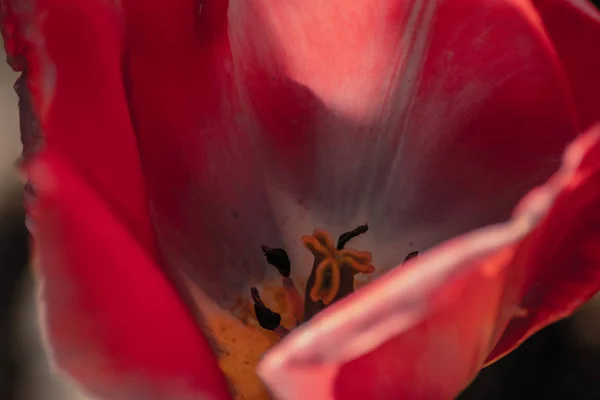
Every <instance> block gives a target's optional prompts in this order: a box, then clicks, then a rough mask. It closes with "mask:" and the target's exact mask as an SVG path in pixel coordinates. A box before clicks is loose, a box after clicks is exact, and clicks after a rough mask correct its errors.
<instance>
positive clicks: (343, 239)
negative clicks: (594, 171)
mask: <svg viewBox="0 0 600 400" xmlns="http://www.w3.org/2000/svg"><path fill="white" fill-rule="evenodd" d="M368 230H369V226H368V225H367V224H364V225H360V226H358V227H356V228H355V229H353V230H351V231H350V232H345V233H342V234H341V235H340V238H339V239H338V244H337V249H338V250H342V249H343V248H344V246H345V245H346V243H348V242H349V241H350V240H352V239H353V238H355V237H357V236H359V235H362V234H363V233H365V232H366V231H368Z"/></svg>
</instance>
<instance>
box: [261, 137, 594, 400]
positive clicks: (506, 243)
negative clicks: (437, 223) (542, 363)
mask: <svg viewBox="0 0 600 400" xmlns="http://www.w3.org/2000/svg"><path fill="white" fill-rule="evenodd" d="M599 151H600V126H599V127H598V128H597V129H596V131H595V132H594V131H593V132H590V133H588V134H586V135H583V136H581V137H579V138H578V139H577V140H576V141H575V142H574V143H573V144H572V145H571V146H570V147H569V149H568V151H567V152H566V153H565V158H564V162H563V166H562V168H561V170H560V171H559V172H558V173H557V174H555V175H554V176H553V177H552V178H551V179H550V180H549V181H548V182H547V183H546V184H545V185H544V186H542V187H540V188H538V189H535V190H534V191H532V192H531V193H530V194H529V195H528V196H527V197H525V199H524V200H523V201H522V203H521V204H520V206H519V207H518V208H517V211H516V213H515V215H514V217H513V219H512V220H511V221H510V222H507V223H505V224H501V225H496V226H490V227H488V228H484V229H481V230H479V231H475V232H472V233H469V234H467V235H464V236H461V237H459V238H457V239H453V240H451V241H449V242H447V243H446V244H443V245H441V246H439V247H438V248H436V249H434V250H432V251H430V252H427V253H425V254H423V255H420V256H419V258H417V259H415V260H414V261H413V262H411V263H409V264H407V265H406V268H401V269H396V270H394V271H392V272H390V273H388V274H387V275H386V276H384V277H383V278H382V279H379V280H377V281H375V282H374V283H372V284H371V285H369V286H367V287H365V288H364V289H363V290H361V291H359V292H357V293H356V294H355V295H354V296H353V297H352V298H348V299H345V300H342V301H341V302H339V303H336V304H335V305H333V306H332V307H330V308H328V309H327V310H325V311H324V312H323V313H322V314H319V315H318V316H316V317H315V318H313V319H312V320H311V321H310V322H308V323H307V324H305V325H303V326H301V327H300V328H299V329H297V330H296V331H294V332H292V333H291V334H290V335H289V336H288V337H287V338H286V339H284V341H283V342H282V343H281V344H280V345H279V346H278V347H276V348H275V349H273V350H271V351H270V352H269V353H268V354H267V355H266V356H265V358H264V359H263V361H262V363H261V365H260V366H259V374H260V376H261V377H262V378H263V379H264V380H265V381H266V383H267V384H268V385H269V386H270V388H271V389H272V390H273V392H274V393H275V394H276V395H277V396H279V398H281V400H293V399H301V398H308V397H310V398H313V399H317V400H329V399H334V398H336V399H337V398H339V399H344V398H348V396H352V397H353V398H354V397H357V398H358V397H360V398H361V399H375V398H419V399H448V398H453V397H454V396H456V395H457V394H458V393H459V392H460V391H461V390H462V389H463V388H464V387H465V386H466V385H467V384H468V383H469V382H470V380H471V379H472V378H473V377H474V376H475V375H476V373H477V371H478V370H479V368H480V367H481V366H482V365H483V362H484V360H485V358H486V356H487V355H488V353H489V351H490V350H491V348H492V346H493V345H494V343H495V340H496V339H497V331H498V328H500V329H503V328H504V326H506V322H507V321H508V320H509V319H510V318H511V316H512V315H514V314H515V313H518V314H520V310H519V308H518V307H519V303H518V301H519V300H521V299H520V298H518V296H517V297H513V296H511V294H512V293H511V290H510V289H511V287H512V285H514V281H513V279H514V276H515V269H516V268H519V266H520V265H519V264H518V262H519V260H520V259H519V256H518V251H519V250H520V246H522V245H523V244H524V243H526V242H527V241H528V240H531V239H532V238H535V237H536V236H537V235H542V236H544V235H546V233H545V229H546V228H548V226H545V223H544V222H543V221H544V220H545V219H546V218H547V220H548V221H549V222H550V221H551V219H552V218H553V215H554V213H555V212H556V210H557V209H558V210H560V209H561V208H562V207H564V206H563V205H562V204H561V203H562V201H563V200H562V198H563V196H567V197H568V196H569V194H570V192H572V190H573V188H574V187H577V186H578V185H579V184H580V183H581V182H582V180H583V182H586V183H589V184H590V185H595V186H587V185H583V186H584V187H586V188H587V189H586V192H585V194H586V195H587V196H585V197H586V200H587V201H586V204H591V202H594V203H595V206H596V210H597V209H598V208H599V207H598V204H599V203H600V191H599V190H598V188H599V187H600V186H598V185H597V184H596V183H597V180H598V173H599V172H600V169H598V167H599V165H598V163H597V162H598V152H599ZM590 174H591V175H590ZM590 177H593V178H592V179H591V180H590V181H589V182H588V181H587V179H588V178H590ZM592 187H593V188H594V189H592ZM580 199H581V198H580ZM555 200H556V202H555ZM578 210H580V211H581V212H582V214H577V216H578V217H583V215H584V213H587V214H585V215H587V216H591V217H594V216H595V213H593V214H591V215H590V214H589V212H590V211H591V208H589V209H588V208H586V209H582V208H578ZM561 214H562V213H559V214H558V215H559V216H561V217H562V215H561ZM563 215H564V214H563ZM540 221H542V222H541V223H540ZM563 221H564V220H562V218H561V220H560V221H557V223H559V224H560V222H563ZM577 221H579V219H578V220H577ZM570 226H573V225H570ZM561 232H562V230H561ZM577 232H580V231H577ZM584 232H587V233H589V230H584V231H581V233H584ZM550 235H551V234H550ZM524 238H525V240H524V241H522V240H523V239H524ZM590 239H591V240H592V241H595V245H596V246H595V248H596V249H597V248H598V236H597V235H595V236H592V237H591V238H590ZM546 243H547V242H546ZM546 243H544V244H546ZM540 244H542V243H540ZM560 244H561V246H562V243H560ZM587 244H588V246H589V245H590V242H587ZM561 249H562V251H564V252H567V251H568V250H569V247H568V243H566V247H564V248H562V247H561ZM586 249H587V250H588V251H590V252H591V251H592V250H589V249H590V248H589V247H586ZM589 254H590V255H592V257H590V258H588V259H585V261H584V259H582V261H581V262H580V263H578V264H577V266H578V268H577V269H578V270H579V271H580V272H581V274H580V275H579V276H584V275H585V276H587V277H593V278H594V280H593V281H589V282H587V283H581V282H579V285H578V287H579V288H580V289H581V288H583V289H584V292H585V294H586V295H587V294H589V292H591V291H597V290H598V289H599V288H600V276H598V273H597V272H596V273H593V272H592V269H594V268H595V269H596V270H597V263H598V252H597V250H596V251H595V252H591V253H589ZM586 272H587V273H586ZM551 276H552V277H557V278H558V276H556V275H554V274H552V275H551ZM573 287H574V286H573ZM562 294H564V295H565V297H562V298H560V301H561V302H562V303H563V304H565V303H570V304H573V299H576V301H581V296H579V294H578V293H577V292H575V291H569V292H567V291H566V290H563V291H562ZM557 300H558V299H557ZM545 322H548V320H546V321H545Z"/></svg>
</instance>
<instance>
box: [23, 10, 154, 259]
mask: <svg viewBox="0 0 600 400" xmlns="http://www.w3.org/2000/svg"><path fill="white" fill-rule="evenodd" d="M11 4H12V6H13V7H14V10H12V11H13V12H14V14H15V15H16V16H17V17H18V19H17V20H16V21H17V22H18V24H19V25H18V29H20V30H21V33H22V38H21V40H22V41H24V43H21V46H17V47H22V48H23V49H24V50H22V51H23V54H21V56H25V57H26V60H27V68H26V78H27V86H28V87H29V89H30V90H31V93H32V97H33V103H34V104H33V106H34V109H35V110H36V114H37V117H38V119H39V120H40V124H41V128H42V131H43V136H44V142H45V144H46V145H47V147H48V151H50V152H52V154H55V155H59V156H60V157H61V159H63V160H65V162H66V163H68V164H69V165H70V166H71V167H72V168H73V169H75V170H77V171H78V173H79V174H80V175H81V176H82V178H83V179H85V181H86V182H87V183H88V184H89V187H90V188H92V189H93V190H94V191H95V193H96V194H97V195H98V196H99V197H100V198H102V199H103V201H104V202H105V203H106V204H107V205H108V206H109V208H110V209H111V210H112V213H113V215H115V216H116V217H117V218H118V220H119V221H120V222H121V224H123V226H125V227H126V228H127V229H128V230H130V231H131V232H132V234H133V235H134V236H135V237H136V239H137V240H138V241H139V243H141V244H142V245H143V246H144V247H146V250H147V251H148V252H150V253H152V254H154V252H155V244H154V237H153V232H152V228H151V226H150V220H149V218H148V207H147V203H146V197H145V189H144V182H143V179H142V175H141V166H140V159H139V154H138V144H137V141H136V137H135V134H134V131H133V129H132V123H131V119H130V115H129V105H128V103H127V98H126V93H125V88H124V86H123V80H122V65H121V62H122V51H123V48H122V35H123V30H122V28H123V27H122V25H121V24H120V22H121V20H120V18H119V15H118V12H117V11H118V10H117V9H115V8H114V7H110V6H107V4H105V3H103V2H91V3H88V2H85V3H81V2H79V1H76V0H60V1H58V0H39V1H35V2H32V3H31V4H34V6H32V7H33V8H30V7H29V6H28V5H26V4H25V2H18V1H16V2H12V3H11ZM23 38H24V39H23ZM14 56H15V55H14V54H13V57H14Z"/></svg>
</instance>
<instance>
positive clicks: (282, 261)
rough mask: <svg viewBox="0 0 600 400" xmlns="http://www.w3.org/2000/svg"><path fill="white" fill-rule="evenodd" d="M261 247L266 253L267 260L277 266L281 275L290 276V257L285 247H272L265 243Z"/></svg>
mask: <svg viewBox="0 0 600 400" xmlns="http://www.w3.org/2000/svg"><path fill="white" fill-rule="evenodd" d="M260 248H261V249H262V251H263V253H264V254H265V257H266V258H267V262H268V263H269V264H271V265H272V266H274V267H275V268H277V271H279V273H280V274H281V276H285V277H288V276H290V270H291V263H290V258H289V257H288V255H287V252H286V251H285V250H284V249H272V248H270V247H269V246H265V245H264V244H263V245H261V246H260Z"/></svg>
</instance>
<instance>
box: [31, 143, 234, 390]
mask: <svg viewBox="0 0 600 400" xmlns="http://www.w3.org/2000/svg"><path fill="white" fill-rule="evenodd" d="M30 175H31V180H32V182H33V184H34V185H35V186H36V187H37V188H38V190H37V198H38V199H37V201H36V203H35V205H34V206H32V207H31V210H30V213H31V216H32V217H33V219H34V223H35V225H34V229H33V235H34V239H35V251H34V255H35V256H36V258H37V259H36V267H37V271H36V272H37V273H38V274H39V277H40V279H41V283H42V284H41V287H40V288H41V292H40V301H41V306H42V309H43V322H44V326H45V334H46V338H47V339H48V343H49V345H50V347H51V349H52V354H53V357H54V361H55V363H56V365H57V366H58V367H59V369H61V370H63V371H65V372H67V374H69V375H70V376H71V377H73V378H74V379H75V380H76V381H77V382H78V383H81V384H82V385H83V386H84V387H85V389H87V390H89V391H90V392H91V393H92V394H93V395H94V396H99V397H100V398H107V399H114V398H123V399H134V398H145V399H146V398H150V399H157V400H163V399H164V400H167V399H178V400H179V399H182V400H184V399H185V400H187V399H192V398H198V397H197V396H200V398H203V397H202V396H206V397H207V398H209V397H210V398H211V399H212V398H214V399H222V400H225V399H229V394H228V390H227V385H226V382H225V379H224V377H223V375H222V373H221V372H220V370H219V368H218V367H217V364H216V362H215V359H214V356H213V354H212V351H211V348H210V346H209V345H208V344H207V342H206V341H205V340H204V339H203V337H202V333H201V331H200V329H199V328H198V327H197V325H196V322H195V320H194V318H192V316H191V315H190V314H189V312H188V311H187V310H186V308H185V305H184V304H183V303H182V301H181V299H180V298H179V297H178V294H177V293H176V292H175V290H174V289H173V288H172V287H171V286H170V285H169V283H168V281H167V279H166V278H165V276H164V274H163V272H162V271H161V270H160V268H159V267H158V266H157V265H156V264H155V262H154V260H153V258H152V257H151V256H149V255H148V253H147V252H146V251H145V249H144V248H143V246H142V245H140V244H139V243H138V242H137V240H136V238H135V237H134V236H133V235H132V234H131V232H129V231H128V230H127V228H126V227H124V226H123V225H122V224H121V223H120V221H119V220H117V219H116V218H115V216H114V215H113V213H112V210H111V209H110V208H109V207H107V205H106V204H105V203H104V202H103V201H102V200H101V199H100V198H98V197H97V195H96V193H94V191H93V190H92V189H91V188H90V187H89V183H88V182H87V181H86V180H85V179H84V178H83V177H81V176H79V175H78V174H77V173H76V172H75V171H74V170H73V168H72V167H71V166H69V164H68V163H66V162H65V161H64V160H61V159H60V158H59V157H58V156H57V155H56V154H55V153H51V146H50V145H49V146H48V150H47V151H45V152H44V155H42V156H40V157H39V158H38V160H36V161H34V162H33V166H32V167H31V174H30ZM192 395H193V396H196V397H191V396H192ZM137 396H140V397H137ZM188 396H189V397H188ZM211 396H212V397H211Z"/></svg>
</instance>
